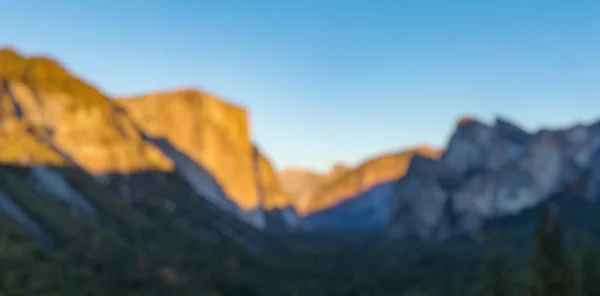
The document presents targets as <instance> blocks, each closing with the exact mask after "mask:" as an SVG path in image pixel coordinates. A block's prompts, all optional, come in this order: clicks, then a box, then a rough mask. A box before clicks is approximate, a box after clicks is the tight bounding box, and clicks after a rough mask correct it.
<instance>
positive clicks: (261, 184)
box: [252, 147, 292, 211]
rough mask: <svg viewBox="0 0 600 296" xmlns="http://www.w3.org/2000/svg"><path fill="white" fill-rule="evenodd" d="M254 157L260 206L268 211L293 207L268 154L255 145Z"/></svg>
mask: <svg viewBox="0 0 600 296" xmlns="http://www.w3.org/2000/svg"><path fill="white" fill-rule="evenodd" d="M252 159H253V163H254V166H255V169H254V170H255V172H256V184H257V189H258V196H259V198H260V207H261V208H262V209H264V210H267V211H270V210H276V209H283V208H288V207H291V206H292V203H291V200H290V198H289V196H288V195H287V193H285V192H284V191H283V189H282V188H281V185H279V181H278V179H277V176H276V175H275V170H273V166H271V163H270V162H269V160H268V159H267V158H266V156H265V155H264V154H262V153H261V152H260V150H259V149H258V148H256V147H254V148H253V157H252Z"/></svg>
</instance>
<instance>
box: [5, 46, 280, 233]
mask: <svg viewBox="0 0 600 296" xmlns="http://www.w3.org/2000/svg"><path fill="white" fill-rule="evenodd" d="M248 125H249V123H248V118H247V113H246V111H245V110H244V109H242V108H240V107H237V106H234V105H232V104H230V103H227V102H224V101H222V100H219V99H217V98H215V97H213V96H210V95H207V94H206V93H203V92H199V91H193V90H181V91H175V92H170V93H157V94H154V95H148V96H143V97H138V98H132V99H126V100H125V99H124V100H119V101H116V102H115V101H114V100H111V99H109V98H108V97H106V96H105V95H103V94H102V93H100V92H99V91H97V90H96V89H95V88H94V87H92V86H90V85H89V84H87V83H86V82H84V81H82V80H80V79H79V78H77V77H75V76H74V75H72V74H71V73H69V72H68V71H66V70H65V69H64V68H63V67H61V66H60V65H59V64H58V63H56V62H54V61H52V60H49V59H46V58H42V57H29V58H26V57H23V56H20V55H19V54H17V53H16V52H14V51H12V50H0V142H1V143H4V145H0V163H1V164H18V165H25V166H30V167H37V166H75V167H80V168H82V169H83V170H84V171H85V172H88V173H90V174H92V175H94V176H95V178H96V180H97V181H98V182H99V183H101V184H103V185H106V186H110V187H112V188H113V189H114V190H115V191H117V192H118V193H119V194H120V195H121V197H122V198H123V200H124V201H130V200H134V199H137V198H144V197H146V196H152V195H154V193H153V192H150V191H149V190H147V188H150V186H144V184H145V183H146V184H147V183H148V182H151V183H152V184H153V185H152V186H151V187H153V188H154V187H156V186H159V187H160V186H162V187H161V188H163V189H164V191H167V192H168V191H169V190H167V188H168V187H169V186H170V185H169V184H166V183H165V179H166V177H167V175H168V174H170V173H173V172H176V173H177V174H180V175H181V176H182V177H183V178H184V179H185V181H187V182H188V183H190V185H191V189H192V190H193V191H194V192H187V193H185V194H196V195H197V196H200V197H202V198H204V199H206V200H208V201H210V202H211V203H212V204H214V205H215V206H217V207H220V208H221V211H224V212H225V213H229V214H231V215H234V216H237V217H238V218H240V219H241V220H243V221H246V222H248V223H249V224H251V225H253V226H255V227H259V228H262V227H264V225H265V217H264V213H262V208H261V206H262V205H263V204H262V203H263V201H264V203H265V205H266V206H267V207H274V208H275V207H280V206H285V205H286V204H287V203H286V197H285V195H284V193H282V192H281V191H280V190H279V189H278V184H277V180H276V179H275V177H274V174H273V172H272V168H271V166H270V164H269V163H268V160H267V159H266V158H265V157H264V156H262V155H261V156H260V157H258V162H257V165H256V166H255V162H254V147H253V145H252V143H251V142H250V136H249V127H248ZM255 169H258V170H259V171H258V172H257V171H255ZM30 181H31V182H34V185H35V187H36V188H38V189H39V190H43V191H55V193H56V192H60V193H61V194H63V193H65V192H67V191H68V192H69V194H67V195H65V196H61V198H69V201H70V202H75V203H76V204H77V206H78V207H79V210H84V211H86V210H90V209H89V207H87V206H86V205H85V204H84V203H83V202H81V200H79V198H78V197H77V195H76V193H75V192H73V191H70V190H67V187H65V186H63V185H65V184H61V182H60V178H57V176H56V175H55V174H50V173H49V171H47V170H43V169H41V168H40V170H38V169H34V171H33V173H32V178H31V179H30ZM257 181H258V182H263V183H260V184H257ZM259 187H260V188H261V190H263V191H264V192H265V197H264V198H263V197H261V196H259V194H258V189H259ZM161 190H162V189H161ZM278 190H279V191H278ZM75 203H72V204H73V205H75ZM82 207H83V208H82ZM84 208H85V209H84Z"/></svg>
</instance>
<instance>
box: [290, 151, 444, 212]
mask: <svg viewBox="0 0 600 296" xmlns="http://www.w3.org/2000/svg"><path fill="white" fill-rule="evenodd" d="M416 155H421V156H425V157H432V158H438V157H439V156H440V155H441V151H440V150H437V149H434V148H430V147H427V146H418V147H415V148H412V149H407V150H405V151H400V152H398V153H392V154H386V155H381V156H378V157H375V158H373V159H370V160H368V161H365V162H364V163H362V164H361V165H359V166H358V167H356V168H351V169H349V168H346V167H343V166H334V168H333V169H332V171H331V172H330V173H329V174H327V175H325V176H326V177H322V179H321V180H319V181H318V182H316V184H313V186H314V187H313V188H310V189H305V192H304V194H303V196H300V197H298V200H297V201H296V209H297V211H298V213H299V214H301V215H304V216H307V215H309V214H313V213H317V212H319V211H323V210H325V209H328V208H331V207H334V206H336V205H339V204H341V203H343V202H345V201H348V200H351V199H354V198H357V197H358V196H360V195H361V194H363V193H365V192H367V191H369V190H370V189H372V188H374V187H375V186H377V185H380V184H384V183H388V182H392V181H395V180H397V179H399V178H402V177H403V176H404V174H405V173H406V170H407V168H408V165H409V164H410V162H411V160H412V158H413V157H414V156H416Z"/></svg>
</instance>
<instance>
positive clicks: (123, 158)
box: [0, 49, 172, 173]
mask: <svg viewBox="0 0 600 296" xmlns="http://www.w3.org/2000/svg"><path fill="white" fill-rule="evenodd" d="M0 87H1V89H0V96H1V97H0V108H1V110H0V112H1V115H2V122H0V129H1V130H2V132H1V133H2V136H3V137H2V140H3V141H6V142H7V143H10V144H9V145H2V152H0V157H1V158H2V159H0V161H2V162H3V163H20V164H26V165H31V164H66V163H68V162H71V161H74V162H76V163H77V164H78V165H80V166H82V167H83V168H85V169H86V170H88V171H90V172H93V173H107V172H121V173H129V172H132V171H135V170H141V169H157V170H168V169H170V168H172V164H171V163H170V161H169V160H168V159H167V158H165V157H164V155H162V153H161V152H160V151H159V150H158V149H156V148H155V147H153V146H152V145H148V144H147V143H146V142H145V141H143V139H142V137H141V134H140V133H139V132H138V131H137V130H136V129H135V127H134V125H133V124H132V122H131V120H130V119H129V118H128V116H127V115H126V114H124V113H123V112H120V110H119V109H118V108H115V107H114V105H113V104H112V103H111V102H110V101H109V100H108V99H107V98H106V97H105V96H104V95H102V94H101V93H100V92H98V91H97V90H95V89H94V88H92V87H91V86H89V85H87V84H86V83H84V82H83V81H81V80H80V79H78V78H76V77H74V76H72V75H70V74H69V73H68V72H67V71H66V70H64V69H63V68H62V67H61V66H60V65H59V64H57V63H56V62H54V61H52V60H49V59H46V58H41V57H32V58H24V57H22V56H20V55H18V54H17V53H16V52H14V51H12V50H8V49H4V50H2V51H0Z"/></svg>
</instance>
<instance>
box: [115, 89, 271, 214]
mask: <svg viewBox="0 0 600 296" xmlns="http://www.w3.org/2000/svg"><path fill="white" fill-rule="evenodd" d="M117 102H118V104H120V105H121V106H122V107H123V108H124V109H125V110H127V112H128V113H129V114H130V115H131V116H132V118H133V119H134V120H135V122H136V123H137V124H138V125H139V126H140V128H141V129H142V130H143V131H144V132H146V133H147V134H148V135H150V136H151V137H155V138H164V139H166V140H168V141H169V142H170V143H171V144H172V145H173V146H174V147H175V148H176V149H178V150H179V151H181V152H183V153H185V154H186V155H187V156H189V157H190V158H191V159H192V160H193V161H194V162H196V164H198V165H200V166H202V167H203V168H205V169H206V170H207V171H208V172H209V173H210V174H211V175H212V176H213V177H214V178H215V179H216V181H217V183H218V184H220V186H221V187H222V188H223V190H224V192H225V194H226V196H227V197H229V198H230V199H231V200H233V201H234V202H235V203H236V204H237V205H239V206H240V207H241V208H243V209H245V210H252V209H257V208H259V207H260V198H259V195H258V190H257V184H256V172H255V171H254V169H253V168H254V165H253V146H252V143H251V141H250V135H249V126H248V125H249V124H248V115H247V113H246V111H245V110H244V109H242V108H240V107H238V106H235V105H233V104H230V103H227V102H224V101H221V100H219V99H217V98H215V97H214V96H211V95H209V94H207V93H203V92H199V91H194V90H180V91H174V92H165V93H157V94H153V95H147V96H141V97H136V98H121V99H119V100H118V101H117Z"/></svg>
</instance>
